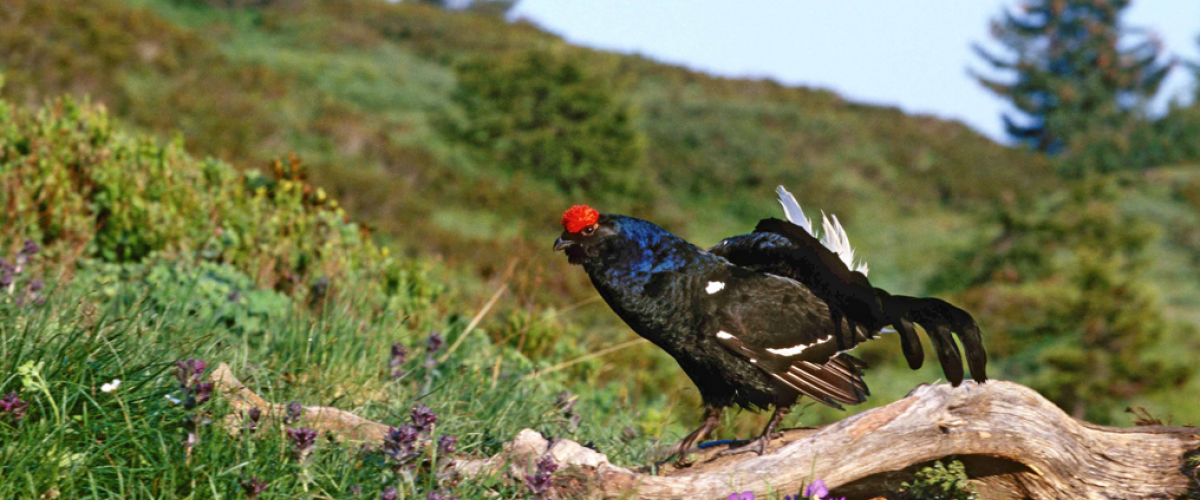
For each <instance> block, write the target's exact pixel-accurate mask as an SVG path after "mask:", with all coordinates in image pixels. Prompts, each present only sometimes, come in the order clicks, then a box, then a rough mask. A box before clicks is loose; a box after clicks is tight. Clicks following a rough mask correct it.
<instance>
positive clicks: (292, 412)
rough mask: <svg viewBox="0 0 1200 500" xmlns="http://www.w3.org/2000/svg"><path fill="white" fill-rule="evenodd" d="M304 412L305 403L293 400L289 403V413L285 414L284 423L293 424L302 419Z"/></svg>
mask: <svg viewBox="0 0 1200 500" xmlns="http://www.w3.org/2000/svg"><path fill="white" fill-rule="evenodd" d="M303 414H304V405H301V404H300V402H299V401H292V402H290V403H288V404H287V415H284V416H283V423H285V424H292V423H296V422H299V421H300V415H303Z"/></svg>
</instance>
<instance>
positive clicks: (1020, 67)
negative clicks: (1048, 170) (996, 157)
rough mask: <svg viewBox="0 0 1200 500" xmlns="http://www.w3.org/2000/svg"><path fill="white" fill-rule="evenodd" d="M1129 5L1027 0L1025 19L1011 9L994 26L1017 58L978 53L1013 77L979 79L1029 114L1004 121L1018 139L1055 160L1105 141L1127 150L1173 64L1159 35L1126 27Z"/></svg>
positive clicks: (1106, 0) (1105, 0)
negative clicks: (1164, 55) (1126, 142)
mask: <svg viewBox="0 0 1200 500" xmlns="http://www.w3.org/2000/svg"><path fill="white" fill-rule="evenodd" d="M1129 5H1130V0H1027V1H1026V2H1024V3H1023V4H1022V5H1021V7H1020V12H1019V13H1014V12H1012V11H1008V10H1006V11H1005V12H1004V13H1003V14H1002V15H1001V17H1000V18H998V19H995V20H993V21H992V27H991V31H992V36H993V37H994V38H996V40H997V41H999V42H1000V44H1002V45H1003V46H1004V47H1005V48H1006V49H1007V50H1008V51H1009V52H1011V53H1012V55H1011V56H1003V55H996V54H993V53H991V52H989V51H987V50H986V49H984V48H983V47H982V46H980V45H976V46H975V51H976V52H977V53H978V54H979V55H980V56H981V57H982V58H983V59H984V60H985V61H986V62H987V63H988V64H989V65H991V66H992V67H993V68H994V69H996V70H999V71H1000V72H1002V73H1008V74H1009V75H1006V76H1007V77H1006V78H991V77H988V76H984V75H981V74H979V73H974V72H973V76H974V77H975V78H976V79H978V80H979V82H980V83H981V84H983V85H984V86H985V87H987V88H988V89H990V90H991V91H993V92H995V93H996V94H997V95H1000V96H1001V97H1003V98H1005V99H1007V100H1009V101H1011V102H1012V105H1013V106H1014V107H1015V108H1016V109H1017V111H1019V112H1020V114H1022V115H1025V116H1024V117H1023V119H1020V118H1016V117H1013V116H1011V115H1008V114H1006V115H1004V116H1003V119H1004V126H1005V130H1006V131H1007V133H1008V134H1009V135H1010V136H1012V137H1013V138H1015V139H1017V140H1018V141H1020V142H1022V143H1025V144H1027V145H1028V146H1030V147H1031V148H1033V149H1034V150H1037V151H1041V152H1045V153H1049V154H1055V153H1060V152H1069V153H1083V152H1084V151H1085V150H1086V149H1088V148H1089V147H1091V146H1093V145H1096V144H1099V143H1101V142H1105V143H1107V144H1108V145H1109V146H1113V145H1114V144H1115V147H1117V148H1118V150H1119V149H1121V148H1122V146H1121V144H1122V141H1121V138H1122V137H1123V136H1125V135H1127V134H1124V133H1123V131H1127V130H1128V128H1129V127H1131V126H1133V125H1134V124H1136V122H1137V121H1139V120H1140V119H1141V113H1140V111H1141V109H1142V107H1143V105H1144V103H1145V102H1146V101H1147V100H1148V99H1150V98H1151V97H1153V96H1154V95H1155V94H1156V93H1157V92H1158V88H1159V85H1160V84H1161V83H1162V81H1163V78H1164V77H1165V76H1166V75H1167V73H1168V72H1169V71H1170V69H1171V67H1172V65H1173V64H1172V62H1170V61H1164V60H1161V58H1160V56H1161V54H1162V47H1161V46H1160V44H1159V42H1158V41H1157V40H1156V39H1155V38H1154V37H1153V36H1147V33H1145V32H1143V31H1141V30H1136V29H1131V28H1127V27H1125V26H1123V25H1122V23H1121V15H1122V13H1123V11H1124V10H1125V9H1126V8H1127V7H1129ZM1131 40H1136V41H1137V43H1133V44H1132V45H1131V44H1130V43H1129V42H1130V41H1131ZM1114 141H1115V143H1114ZM1124 148H1125V149H1128V146H1124ZM1117 152H1118V153H1119V151H1117ZM1109 153H1111V151H1109ZM1100 169H1108V168H1105V167H1101V168H1100Z"/></svg>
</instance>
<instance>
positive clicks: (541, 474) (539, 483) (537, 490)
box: [525, 455, 558, 499]
mask: <svg viewBox="0 0 1200 500" xmlns="http://www.w3.org/2000/svg"><path fill="white" fill-rule="evenodd" d="M556 470H558V464H556V463H554V458H553V457H551V456H550V455H542V458H541V459H539V460H538V463H537V470H536V471H535V472H534V473H533V475H532V476H525V486H528V487H529V491H531V492H533V496H534V497H535V498H538V499H544V498H548V496H547V495H548V494H549V493H550V487H551V486H552V485H553V483H554V481H553V480H552V478H551V476H553V475H554V471H556Z"/></svg>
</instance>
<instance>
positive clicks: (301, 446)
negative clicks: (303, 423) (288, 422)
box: [287, 427, 317, 458]
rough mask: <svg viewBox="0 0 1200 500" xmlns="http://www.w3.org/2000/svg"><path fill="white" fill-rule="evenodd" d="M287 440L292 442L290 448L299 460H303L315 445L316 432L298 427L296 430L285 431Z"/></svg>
mask: <svg viewBox="0 0 1200 500" xmlns="http://www.w3.org/2000/svg"><path fill="white" fill-rule="evenodd" d="M287 436H288V439H291V440H292V447H293V448H295V452H296V454H297V455H299V456H300V458H304V457H305V456H307V455H308V453H309V452H310V451H312V447H313V445H314V444H316V443H317V431H314V430H312V429H311V428H308V427H300V428H298V429H288V430H287Z"/></svg>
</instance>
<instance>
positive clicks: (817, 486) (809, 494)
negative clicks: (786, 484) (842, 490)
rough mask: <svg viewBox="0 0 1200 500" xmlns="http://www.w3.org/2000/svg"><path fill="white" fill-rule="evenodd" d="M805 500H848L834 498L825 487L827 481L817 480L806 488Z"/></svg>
mask: <svg viewBox="0 0 1200 500" xmlns="http://www.w3.org/2000/svg"><path fill="white" fill-rule="evenodd" d="M804 498H811V499H816V500H846V499H845V497H842V498H833V497H831V496H829V488H828V487H827V486H825V480H823V479H817V480H815V481H813V482H812V484H810V485H808V486H807V487H805V488H804Z"/></svg>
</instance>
